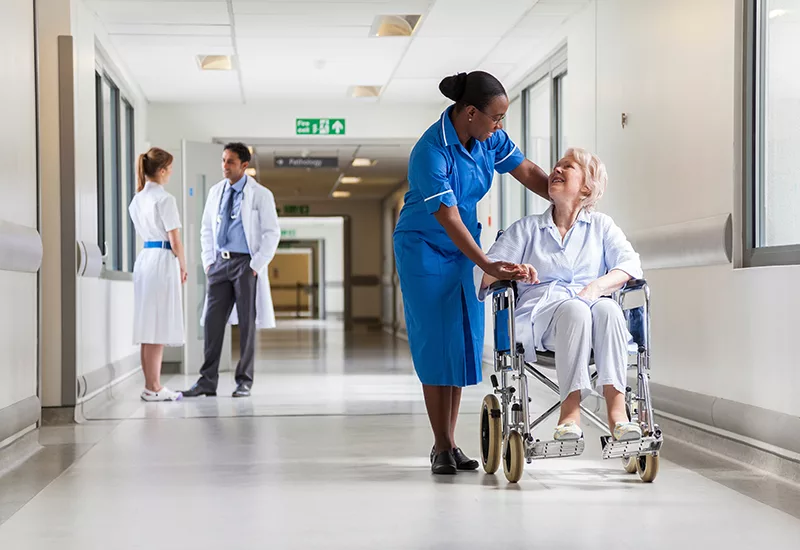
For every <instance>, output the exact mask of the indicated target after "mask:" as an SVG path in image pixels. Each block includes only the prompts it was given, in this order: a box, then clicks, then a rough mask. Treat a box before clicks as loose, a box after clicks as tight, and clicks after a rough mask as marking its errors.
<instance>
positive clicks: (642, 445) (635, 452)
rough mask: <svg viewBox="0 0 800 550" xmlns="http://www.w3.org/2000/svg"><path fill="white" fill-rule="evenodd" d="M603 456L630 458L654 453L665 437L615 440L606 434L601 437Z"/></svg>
mask: <svg viewBox="0 0 800 550" xmlns="http://www.w3.org/2000/svg"><path fill="white" fill-rule="evenodd" d="M600 443H601V445H602V446H603V458H630V457H632V456H641V455H653V454H656V453H657V452H658V451H659V450H660V449H661V444H662V443H664V440H663V438H655V437H653V436H648V437H643V438H642V439H637V440H635V441H613V440H612V439H611V437H609V436H607V435H604V436H602V437H601V438H600Z"/></svg>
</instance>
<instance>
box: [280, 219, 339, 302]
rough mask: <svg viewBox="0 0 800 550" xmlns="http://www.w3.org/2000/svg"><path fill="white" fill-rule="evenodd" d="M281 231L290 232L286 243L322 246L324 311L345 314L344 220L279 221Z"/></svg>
mask: <svg viewBox="0 0 800 550" xmlns="http://www.w3.org/2000/svg"><path fill="white" fill-rule="evenodd" d="M280 226H281V231H282V232H283V231H291V232H293V233H292V235H291V237H285V238H286V239H287V240H291V239H298V240H307V241H323V242H324V245H323V246H324V268H325V281H324V282H325V285H326V287H325V296H324V300H325V311H326V312H327V313H328V314H332V315H341V314H343V313H344V287H343V286H342V285H343V283H344V220H343V219H342V218H280Z"/></svg>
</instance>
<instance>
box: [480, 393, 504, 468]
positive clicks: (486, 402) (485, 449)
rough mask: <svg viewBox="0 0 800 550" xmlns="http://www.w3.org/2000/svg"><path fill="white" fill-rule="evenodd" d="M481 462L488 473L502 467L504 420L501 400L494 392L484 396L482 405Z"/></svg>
mask: <svg viewBox="0 0 800 550" xmlns="http://www.w3.org/2000/svg"><path fill="white" fill-rule="evenodd" d="M480 435H481V441H480V444H481V463H482V464H483V470H484V471H485V472H486V473H487V474H493V473H495V472H496V471H497V469H498V468H499V467H500V456H501V453H502V448H503V422H502V418H501V409H500V401H499V400H498V399H497V396H496V395H494V394H489V395H487V396H486V397H484V398H483V404H482V405H481V434H480Z"/></svg>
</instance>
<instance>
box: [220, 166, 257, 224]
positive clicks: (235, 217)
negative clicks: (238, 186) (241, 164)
mask: <svg viewBox="0 0 800 550" xmlns="http://www.w3.org/2000/svg"><path fill="white" fill-rule="evenodd" d="M249 177H250V176H248V175H245V176H244V186H242V190H241V191H240V194H241V195H242V200H244V190H245V187H247V178H249ZM228 185H230V187H231V189H233V184H231V182H230V180H228ZM225 191H226V190H225V189H224V188H223V189H222V193H220V195H219V204H218V205H217V223H221V222H222V216H221V215H220V213H219V211H220V210H222V200H223V199H224V198H225ZM235 192H236V191H235V190H234V193H235ZM235 196H236V195H234V197H235ZM241 209H242V206H241V202H240V203H239V210H240V211H241ZM238 217H239V212H236V208H234V207H233V205H231V220H235V219H237V218H238Z"/></svg>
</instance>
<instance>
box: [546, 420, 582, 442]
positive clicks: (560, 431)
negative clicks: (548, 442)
mask: <svg viewBox="0 0 800 550" xmlns="http://www.w3.org/2000/svg"><path fill="white" fill-rule="evenodd" d="M582 437H583V430H581V427H580V426H578V425H577V424H575V422H573V421H571V420H570V421H569V422H564V423H563V424H559V425H558V426H556V431H555V433H554V434H553V439H555V440H556V441H577V440H579V439H580V438H582Z"/></svg>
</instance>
